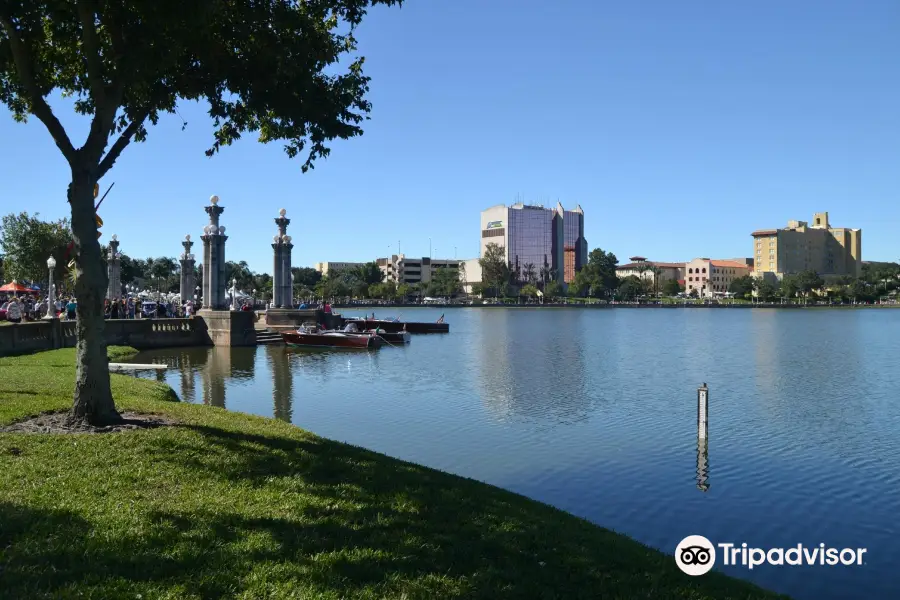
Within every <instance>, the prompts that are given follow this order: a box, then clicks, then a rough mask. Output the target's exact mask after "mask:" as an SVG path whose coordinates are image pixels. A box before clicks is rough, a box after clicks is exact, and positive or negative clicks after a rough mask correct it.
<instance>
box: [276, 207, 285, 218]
mask: <svg viewBox="0 0 900 600" xmlns="http://www.w3.org/2000/svg"><path fill="white" fill-rule="evenodd" d="M278 214H279V215H280V216H282V217H283V216H284V215H286V214H287V211H286V210H284V209H283V208H282V209H281V210H279V211H278Z"/></svg>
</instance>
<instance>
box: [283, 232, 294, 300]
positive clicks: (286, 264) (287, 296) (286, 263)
mask: <svg viewBox="0 0 900 600" xmlns="http://www.w3.org/2000/svg"><path fill="white" fill-rule="evenodd" d="M282 241H283V242H284V243H283V244H282V245H281V256H282V257H283V259H284V260H283V261H282V265H281V268H282V271H281V273H282V275H281V278H282V280H283V282H284V305H285V306H286V307H287V308H294V279H293V277H291V248H293V247H294V245H293V244H292V243H291V236H289V235H286V236H284V237H283V238H282Z"/></svg>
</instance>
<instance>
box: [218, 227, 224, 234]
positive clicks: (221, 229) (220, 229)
mask: <svg viewBox="0 0 900 600" xmlns="http://www.w3.org/2000/svg"><path fill="white" fill-rule="evenodd" d="M219 235H225V226H224V225H219Z"/></svg>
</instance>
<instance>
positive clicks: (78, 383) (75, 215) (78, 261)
mask: <svg viewBox="0 0 900 600" xmlns="http://www.w3.org/2000/svg"><path fill="white" fill-rule="evenodd" d="M86 171H87V170H86V169H85V170H81V171H79V170H78V169H76V168H73V169H72V183H70V184H69V194H68V196H69V204H71V208H72V234H73V237H74V238H75V248H74V250H73V254H74V258H75V265H76V266H75V269H76V273H77V274H78V278H77V280H76V283H75V297H76V299H77V301H78V320H77V322H76V325H75V331H76V333H77V336H78V345H77V346H76V351H77V356H76V359H75V360H76V370H75V398H74V402H73V404H72V410H71V411H70V412H69V422H70V423H79V422H80V423H88V424H91V425H107V424H111V423H116V422H120V421H121V420H122V417H121V416H120V415H119V413H118V411H116V405H115V403H114V402H113V398H112V391H111V389H110V385H109V359H108V358H107V356H106V335H105V332H104V327H105V324H104V322H103V299H104V296H105V293H104V292H105V290H106V287H107V285H108V281H107V275H106V269H105V268H104V267H105V265H104V264H103V259H102V256H101V254H100V243H99V242H98V240H97V222H96V220H95V216H94V215H95V213H94V184H95V178H94V177H93V175H92V174H91V173H90V172H89V171H87V172H86Z"/></svg>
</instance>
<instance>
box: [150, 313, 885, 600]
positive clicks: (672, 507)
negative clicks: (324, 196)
mask: <svg viewBox="0 0 900 600" xmlns="http://www.w3.org/2000/svg"><path fill="white" fill-rule="evenodd" d="M438 315H439V312H435V311H429V310H427V309H422V310H421V311H413V310H407V311H406V315H405V316H406V317H407V318H409V319H410V320H417V319H421V320H429V319H435V318H437V316H438ZM447 317H448V320H449V321H450V323H451V331H452V333H450V334H449V335H430V336H414V337H413V340H412V343H411V344H410V345H409V346H408V347H401V348H383V349H381V350H380V351H378V352H362V353H360V352H346V351H337V352H328V351H302V350H292V349H287V348H284V347H275V346H263V347H260V348H256V349H246V348H213V349H191V350H178V349H175V350H165V351H157V352H148V353H144V354H142V355H141V357H139V359H138V360H139V361H140V362H146V361H147V360H152V361H156V360H165V361H167V362H169V363H170V364H171V365H173V366H175V367H177V369H176V370H170V371H168V372H167V373H166V374H165V375H164V377H165V379H166V380H167V381H168V382H169V383H170V384H171V385H172V386H173V387H174V388H175V389H176V390H177V391H178V392H179V394H180V396H181V398H182V399H184V400H185V401H190V402H204V403H207V404H211V405H215V406H225V407H227V408H229V409H231V410H238V411H244V412H251V413H255V414H260V415H264V416H273V417H276V418H279V419H282V420H285V421H291V422H293V423H295V424H297V425H299V426H301V427H304V428H306V429H309V430H311V431H314V432H316V433H318V434H320V435H323V436H326V437H329V438H333V439H337V440H342V441H347V442H350V443H353V444H357V445H361V446H365V447H368V448H371V449H374V450H377V451H379V452H384V453H386V454H389V455H392V456H397V457H399V458H403V459H406V460H411V461H414V462H419V463H422V464H426V465H429V466H432V467H436V468H439V469H443V470H446V471H450V472H454V473H458V474H461V475H465V476H468V477H473V478H476V479H481V480H483V481H487V482H490V483H493V484H496V485H500V486H503V487H506V488H509V489H512V490H514V491H517V492H521V493H523V494H526V495H528V496H531V497H533V498H536V499H538V500H542V501H544V502H548V503H550V504H553V505H555V506H558V507H560V508H563V509H565V510H568V511H570V512H573V513H575V514H577V515H580V516H583V517H585V518H588V519H590V520H592V521H594V522H596V523H598V524H600V525H603V526H606V527H609V528H611V529H615V530H617V531H621V532H623V533H626V534H628V535H630V536H632V537H634V538H636V539H638V540H640V541H642V542H644V543H647V544H650V545H652V546H655V547H657V548H660V549H662V550H664V551H666V552H669V553H672V552H673V550H674V548H675V545H676V544H677V543H678V541H680V540H681V538H683V537H684V536H686V535H688V534H700V535H704V536H706V537H708V538H710V539H711V540H713V541H714V542H718V541H723V542H724V541H730V542H736V543H737V544H740V543H741V542H747V543H748V544H749V545H751V546H757V547H763V548H766V547H777V546H791V545H794V546H795V545H796V544H797V543H801V542H802V543H804V544H806V545H809V546H817V545H818V544H819V543H820V542H824V543H825V544H826V545H829V546H835V547H845V546H847V547H866V548H868V553H867V554H866V562H867V564H866V565H864V566H863V567H758V568H756V569H754V570H753V571H747V570H745V569H725V570H726V572H729V573H731V574H734V575H737V576H739V577H743V578H747V579H751V580H753V581H756V582H757V583H759V584H761V585H764V586H766V587H769V588H772V589H775V590H778V591H782V592H786V593H789V594H791V595H793V596H794V597H796V598H809V599H810V600H812V599H826V598H856V597H869V598H896V597H900V584H898V577H897V576H896V575H895V566H894V565H895V564H896V563H897V562H898V560H900V550H898V545H900V544H898V542H897V541H896V540H897V533H898V532H897V529H898V527H897V525H895V518H896V515H897V514H898V513H900V500H898V495H897V493H898V490H900V485H898V484H900V481H898V473H900V467H898V459H900V451H898V441H900V435H898V432H900V429H898V428H900V408H898V405H897V402H896V400H897V389H898V374H897V368H896V356H897V347H896V340H897V339H898V337H900V336H898V334H900V310H809V311H796V310H794V311H779V310H740V309H735V310H704V309H669V310H654V309H610V310H603V309H600V310H584V309H456V310H451V311H449V312H448V313H447ZM702 382H707V383H708V385H709V388H710V402H709V405H710V409H709V410H710V418H709V440H708V443H707V444H701V443H699V442H698V438H697V431H696V423H697V396H696V389H697V386H699V385H700V384H701V383H702ZM698 488H699V489H698ZM704 489H705V491H704Z"/></svg>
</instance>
